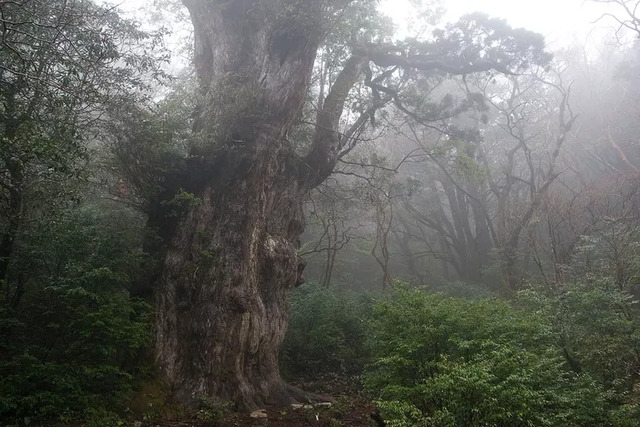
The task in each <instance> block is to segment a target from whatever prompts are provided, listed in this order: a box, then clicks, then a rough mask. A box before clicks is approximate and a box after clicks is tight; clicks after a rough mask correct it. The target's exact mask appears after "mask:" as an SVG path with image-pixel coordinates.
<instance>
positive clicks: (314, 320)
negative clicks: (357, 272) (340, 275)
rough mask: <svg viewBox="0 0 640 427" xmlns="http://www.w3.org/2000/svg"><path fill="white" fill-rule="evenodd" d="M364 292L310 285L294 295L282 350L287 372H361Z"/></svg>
mask: <svg viewBox="0 0 640 427" xmlns="http://www.w3.org/2000/svg"><path fill="white" fill-rule="evenodd" d="M372 306H373V299H372V297H370V296H366V295H365V294H357V293H352V292H347V291H343V290H336V289H328V288H323V287H321V286H318V285H316V284H307V285H304V286H301V287H300V288H298V289H296V290H294V292H293V293H292V295H291V310H290V313H291V314H290V316H291V317H290V322H289V329H288V331H287V335H286V337H285V339H284V343H283V345H282V349H281V351H280V355H281V357H280V360H281V365H282V369H283V371H284V372H285V373H286V374H289V375H292V376H300V375H305V374H314V375H315V374H331V373H333V374H340V375H344V374H346V375H353V374H357V373H360V372H361V370H362V368H363V366H364V364H365V363H366V360H367V351H366V347H365V336H366V319H367V317H368V316H369V313H370V311H371V309H372Z"/></svg>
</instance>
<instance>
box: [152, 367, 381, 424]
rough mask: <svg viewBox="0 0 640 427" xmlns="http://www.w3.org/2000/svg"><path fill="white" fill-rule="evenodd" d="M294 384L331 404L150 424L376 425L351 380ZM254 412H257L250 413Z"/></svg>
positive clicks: (372, 409)
mask: <svg viewBox="0 0 640 427" xmlns="http://www.w3.org/2000/svg"><path fill="white" fill-rule="evenodd" d="M294 385H295V386H297V387H300V388H302V389H304V390H307V391H312V392H314V393H319V394H324V395H327V396H331V397H332V398H333V399H335V402H334V403H333V404H331V406H328V405H326V404H318V405H311V404H307V405H304V406H303V407H300V408H294V407H292V406H288V407H283V408H275V407H268V408H264V411H262V412H263V414H262V416H261V418H254V417H252V416H251V415H252V414H249V413H236V412H225V413H223V414H215V416H209V417H208V416H207V414H206V413H204V414H203V413H202V412H201V413H200V414H199V415H198V416H195V417H193V418H191V419H185V420H176V421H164V422H154V423H152V424H150V425H152V426H161V427H183V426H185V427H186V426H196V427H218V426H220V427H231V426H239V427H244V426H247V427H298V426H319V427H325V426H329V427H337V426H357V427H370V426H377V425H378V423H377V422H376V421H375V420H374V418H372V415H374V413H375V412H376V408H375V404H374V403H373V402H372V401H371V399H369V398H367V396H365V395H364V393H363V392H362V390H361V387H360V386H359V384H358V382H357V381H355V380H347V381H345V380H343V379H333V380H327V379H323V380H319V381H314V382H303V383H298V384H294ZM265 414H266V416H264V415H265ZM255 415H257V414H255V413H254V416H255ZM207 418H209V419H207Z"/></svg>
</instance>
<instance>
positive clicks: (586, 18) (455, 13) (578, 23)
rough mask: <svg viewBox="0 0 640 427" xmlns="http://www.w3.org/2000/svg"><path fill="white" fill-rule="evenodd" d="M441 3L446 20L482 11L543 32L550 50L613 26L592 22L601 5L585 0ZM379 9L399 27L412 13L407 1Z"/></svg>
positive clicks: (385, 2) (388, 0)
mask: <svg viewBox="0 0 640 427" xmlns="http://www.w3.org/2000/svg"><path fill="white" fill-rule="evenodd" d="M442 5H443V6H444V8H445V9H446V10H447V13H446V15H445V20H446V21H455V20H456V18H457V17H459V16H460V15H463V14H466V13H470V12H477V11H479V12H484V13H486V14H488V15H490V16H494V17H500V18H504V19H506V20H507V21H508V22H509V24H511V25H512V26H514V27H524V28H527V29H529V30H533V31H536V32H539V33H541V34H543V35H544V36H545V37H546V38H547V42H548V44H549V47H550V48H551V50H553V49H555V48H559V47H562V46H567V45H569V44H572V42H573V41H579V42H582V43H584V42H585V41H587V40H589V39H590V38H591V39H593V38H599V37H602V33H604V32H605V31H606V30H607V29H610V28H611V27H612V26H614V22H613V21H612V20H608V19H603V20H601V21H599V22H598V23H594V21H596V20H597V19H598V17H600V16H602V13H603V11H604V10H605V7H604V6H603V5H599V4H594V3H592V2H590V1H588V0H442ZM381 10H382V11H383V12H384V13H385V14H387V15H390V16H391V17H393V18H394V21H396V23H397V25H399V27H400V29H402V27H405V26H406V24H404V22H406V21H407V19H408V18H410V17H411V16H413V15H415V12H414V10H413V9H412V7H411V6H410V1H409V0H382V4H381Z"/></svg>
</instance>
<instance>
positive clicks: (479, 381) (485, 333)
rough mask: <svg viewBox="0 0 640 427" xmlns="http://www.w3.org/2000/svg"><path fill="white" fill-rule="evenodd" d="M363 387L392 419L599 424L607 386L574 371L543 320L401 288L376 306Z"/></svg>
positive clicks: (499, 305)
mask: <svg viewBox="0 0 640 427" xmlns="http://www.w3.org/2000/svg"><path fill="white" fill-rule="evenodd" d="M374 317H375V321H374V323H373V325H372V326H373V331H375V335H374V336H373V337H372V348H373V354H374V358H375V363H374V364H373V365H372V366H371V367H370V369H369V370H368V372H367V374H366V378H365V381H366V385H367V387H368V389H369V390H371V391H372V392H374V393H376V395H377V396H378V398H379V405H380V408H381V411H382V414H383V416H384V417H385V418H386V419H387V420H389V421H390V424H391V425H603V424H606V423H607V417H608V412H607V410H608V408H609V406H608V405H609V403H608V399H609V397H610V395H609V393H607V392H606V391H605V389H604V387H603V386H602V385H598V384H597V382H596V381H595V380H594V379H593V378H591V377H590V376H588V375H585V374H577V373H575V372H572V371H571V370H570V369H568V367H567V365H566V363H565V361H564V360H563V358H562V356H561V354H560V351H559V350H558V348H556V347H554V345H553V339H552V336H553V334H552V331H551V328H550V325H549V324H548V322H546V321H545V319H544V318H542V317H540V316H538V315H535V314H531V313H527V312H524V311H519V310H515V309H513V308H511V307H510V306H509V305H508V304H507V303H506V302H503V301H498V300H493V299H485V300H478V301H467V300H463V299H455V298H445V297H443V296H441V295H438V294H427V293H423V292H421V291H417V290H413V291H409V290H404V289H399V290H397V292H396V294H395V295H394V296H393V298H391V299H390V300H388V301H384V302H382V303H380V304H379V305H378V306H377V307H376V309H375V315H374Z"/></svg>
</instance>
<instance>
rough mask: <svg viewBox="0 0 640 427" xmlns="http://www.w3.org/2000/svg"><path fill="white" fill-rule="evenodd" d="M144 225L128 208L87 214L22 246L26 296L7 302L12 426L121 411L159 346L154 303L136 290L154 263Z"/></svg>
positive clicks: (1, 326)
mask: <svg viewBox="0 0 640 427" xmlns="http://www.w3.org/2000/svg"><path fill="white" fill-rule="evenodd" d="M140 225H141V223H140V218H137V217H136V216H134V215H133V214H131V213H128V212H123V211H121V210H119V208H114V207H109V206H86V207H85V208H84V209H82V210H78V211H75V212H64V213H60V214H59V215H58V216H57V217H56V221H55V222H51V223H47V224H46V227H47V228H44V227H43V228H42V229H37V230H34V233H33V234H32V235H31V236H30V239H28V240H27V241H26V242H25V243H24V244H23V246H22V252H23V253H21V254H18V256H17V259H16V263H17V264H18V265H17V266H16V268H18V267H22V269H23V270H24V272H25V274H23V278H24V280H25V281H26V283H25V284H24V287H25V290H24V294H23V295H22V296H21V297H20V298H19V300H16V299H15V296H14V298H13V301H7V294H6V293H4V292H3V293H1V294H0V295H2V300H0V306H1V307H2V309H1V311H0V396H2V397H0V416H1V417H2V418H3V419H12V418H13V419H16V420H20V421H21V422H28V421H29V420H42V419H44V420H51V419H55V418H57V419H59V420H71V419H77V418H82V417H85V416H87V415H89V414H91V413H94V412H95V411H97V410H99V409H100V408H110V409H113V408H117V407H118V405H119V403H120V402H121V400H122V398H123V396H124V393H125V392H126V391H127V390H128V389H129V387H130V385H131V381H132V378H133V375H134V373H135V372H136V370H137V369H138V368H137V367H136V366H137V365H138V364H139V362H140V356H141V351H142V350H143V349H144V348H145V346H146V345H147V343H148V342H149V339H150V328H149V321H148V311H149V308H148V305H147V304H146V303H144V302H143V301H141V300H139V299H136V298H132V297H131V296H130V294H129V291H128V286H129V284H130V283H131V282H132V281H133V280H134V279H135V277H136V274H137V272H138V271H140V270H141V269H142V266H143V265H144V264H146V263H147V262H148V260H147V258H146V256H145V255H144V254H143V253H142V252H140V251H139V250H138V249H136V247H139V241H140V232H139V230H140ZM27 272H28V273H27ZM9 302H12V303H11V304H9Z"/></svg>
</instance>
